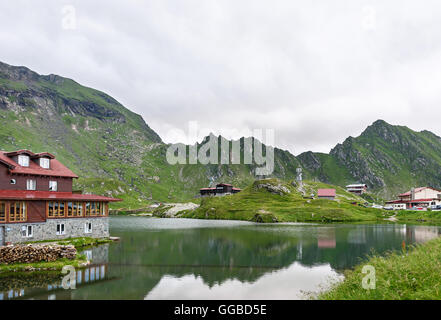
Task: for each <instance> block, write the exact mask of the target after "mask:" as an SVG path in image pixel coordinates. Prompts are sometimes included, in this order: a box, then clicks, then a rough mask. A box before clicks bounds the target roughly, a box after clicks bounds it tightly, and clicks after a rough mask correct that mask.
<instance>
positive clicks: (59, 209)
mask: <svg viewBox="0 0 441 320" xmlns="http://www.w3.org/2000/svg"><path fill="white" fill-rule="evenodd" d="M47 216H48V217H50V218H56V217H65V216H66V212H65V205H64V202H48V204H47Z"/></svg>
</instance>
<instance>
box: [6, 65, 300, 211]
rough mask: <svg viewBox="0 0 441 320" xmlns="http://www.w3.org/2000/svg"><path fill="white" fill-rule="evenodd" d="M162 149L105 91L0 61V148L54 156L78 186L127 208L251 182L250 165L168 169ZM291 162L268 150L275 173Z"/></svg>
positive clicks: (285, 172) (289, 171) (284, 173)
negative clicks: (215, 186) (217, 185)
mask: <svg viewBox="0 0 441 320" xmlns="http://www.w3.org/2000/svg"><path fill="white" fill-rule="evenodd" d="M219 139H223V138H219ZM243 141H244V139H242V152H243ZM202 145H203V144H199V145H198V148H200V147H201V146H202ZM167 148H168V145H166V144H164V143H163V142H162V141H161V139H160V137H159V136H158V135H157V134H156V133H155V132H154V131H153V130H152V129H151V128H150V127H149V126H148V125H147V124H146V123H145V122H144V120H143V119H142V117H141V116H139V115H137V114H135V113H133V112H131V111H129V110H128V109H126V108H125V107H124V106H122V105H121V104H120V103H119V102H118V101H116V100H115V99H113V98H112V97H110V96H108V95H107V94H105V93H103V92H100V91H97V90H94V89H91V88H87V87H84V86H82V85H80V84H78V83H76V82H75V81H73V80H71V79H67V78H63V77H60V76H56V75H48V76H42V75H39V74H37V73H35V72H33V71H31V70H29V69H28V68H26V67H14V66H10V65H7V64H4V63H1V62H0V149H2V150H7V151H10V150H17V149H30V150H33V151H34V152H42V151H47V152H51V153H53V154H55V155H56V156H57V158H58V159H59V160H60V161H61V162H63V163H64V164H66V165H67V166H68V167H70V168H71V169H72V170H73V171H74V172H75V173H76V174H78V175H79V176H80V177H81V178H80V179H79V180H78V181H76V182H75V188H77V189H82V190H85V191H86V192H95V193H98V194H105V195H111V196H117V197H120V198H123V199H124V200H125V201H124V202H123V203H121V204H117V205H116V206H118V205H120V206H123V207H132V208H133V207H139V206H142V205H145V204H146V203H148V202H149V201H150V200H156V201H179V200H185V199H189V198H192V197H193V196H194V195H196V194H197V192H198V189H199V188H201V187H204V186H208V185H213V184H215V183H217V182H230V183H234V184H235V185H237V186H239V187H245V186H246V185H248V184H249V183H251V182H252V181H253V180H254V172H255V168H256V165H229V164H226V165H206V166H204V165H201V164H196V165H173V166H172V165H169V164H168V163H167V161H166V152H167ZM298 165H299V162H298V161H297V160H296V159H295V157H294V156H293V155H291V154H290V153H289V152H287V151H283V150H280V149H275V172H274V175H275V176H277V177H288V178H291V177H294V175H295V169H296V167H297V166H298Z"/></svg>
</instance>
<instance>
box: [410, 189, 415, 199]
mask: <svg viewBox="0 0 441 320" xmlns="http://www.w3.org/2000/svg"><path fill="white" fill-rule="evenodd" d="M410 200H415V188H412V189H410Z"/></svg>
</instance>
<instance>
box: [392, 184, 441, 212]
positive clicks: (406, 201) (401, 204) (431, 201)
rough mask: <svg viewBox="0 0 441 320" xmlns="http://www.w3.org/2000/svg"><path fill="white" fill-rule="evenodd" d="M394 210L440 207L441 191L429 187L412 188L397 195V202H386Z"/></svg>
mask: <svg viewBox="0 0 441 320" xmlns="http://www.w3.org/2000/svg"><path fill="white" fill-rule="evenodd" d="M386 203H387V204H389V205H391V206H392V207H393V208H394V209H396V210H405V209H412V208H415V207H419V208H423V209H427V208H429V207H431V206H439V205H441V190H438V189H435V188H431V187H420V188H412V190H410V191H408V192H405V193H402V194H399V195H398V200H391V201H387V202H386Z"/></svg>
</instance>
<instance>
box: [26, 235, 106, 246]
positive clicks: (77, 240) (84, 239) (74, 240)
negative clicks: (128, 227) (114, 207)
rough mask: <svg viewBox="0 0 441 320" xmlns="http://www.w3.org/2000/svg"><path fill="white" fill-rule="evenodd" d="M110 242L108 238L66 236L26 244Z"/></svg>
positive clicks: (91, 243) (89, 244) (76, 244)
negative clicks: (64, 237) (59, 238)
mask: <svg viewBox="0 0 441 320" xmlns="http://www.w3.org/2000/svg"><path fill="white" fill-rule="evenodd" d="M109 242H112V240H110V239H109V238H91V237H79V238H66V239H62V240H40V241H29V242H26V244H31V243H35V244H59V245H63V246H67V245H73V246H74V247H75V248H83V247H91V246H97V245H100V244H104V243H109Z"/></svg>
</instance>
